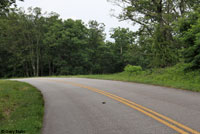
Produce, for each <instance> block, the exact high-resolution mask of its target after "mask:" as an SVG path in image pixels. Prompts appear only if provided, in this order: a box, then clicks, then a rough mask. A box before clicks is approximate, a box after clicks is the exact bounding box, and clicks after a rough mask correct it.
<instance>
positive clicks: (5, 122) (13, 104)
mask: <svg viewBox="0 0 200 134" xmlns="http://www.w3.org/2000/svg"><path fill="white" fill-rule="evenodd" d="M43 114H44V101H43V97H42V95H41V93H40V92H39V91H38V90H37V89H36V88H34V87H33V86H31V85H29V84H26V83H23V82H17V81H6V80H0V133H3V132H2V131H3V130H4V131H5V130H8V131H15V133H16V130H17V131H21V132H23V133H24V132H25V134H40V133H41V132H40V131H41V128H42V123H43Z"/></svg>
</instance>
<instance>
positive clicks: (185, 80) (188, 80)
mask: <svg viewBox="0 0 200 134" xmlns="http://www.w3.org/2000/svg"><path fill="white" fill-rule="evenodd" d="M184 68H185V65H183V64H178V65H176V66H174V67H169V68H165V69H155V70H146V71H142V72H141V73H139V74H133V75H131V76H130V75H129V74H128V73H126V72H122V73H117V74H108V75H79V76H74V77H82V78H94V79H106V80H120V81H129V82H137V83H145V84H152V85H160V86H166V87H173V88H180V89H185V90H190V91H196V92H200V71H193V72H184Z"/></svg>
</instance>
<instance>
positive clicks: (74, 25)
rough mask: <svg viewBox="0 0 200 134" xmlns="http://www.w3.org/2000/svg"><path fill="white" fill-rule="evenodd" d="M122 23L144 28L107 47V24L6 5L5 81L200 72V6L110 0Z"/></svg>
mask: <svg viewBox="0 0 200 134" xmlns="http://www.w3.org/2000/svg"><path fill="white" fill-rule="evenodd" d="M108 2H111V3H113V4H115V5H116V6H119V7H121V8H122V12H121V13H120V14H118V15H117V16H116V17H117V18H118V19H119V20H121V21H126V20H129V21H131V22H132V23H133V26H134V25H135V24H138V25H140V28H139V30H138V31H131V30H130V29H128V28H122V27H116V28H113V29H112V32H111V34H110V38H112V39H113V40H114V41H107V40H106V34H105V31H104V30H105V24H103V23H102V22H97V21H95V20H91V21H90V22H88V23H87V24H86V23H85V22H83V21H82V20H73V19H70V18H69V19H66V20H63V19H61V18H60V17H59V14H57V13H54V12H51V13H46V14H43V13H42V9H40V8H39V7H35V8H31V7H30V8H29V9H28V11H24V10H23V9H20V8H18V7H17V5H16V1H15V0H1V1H0V78H8V77H33V76H53V75H79V74H81V75H82V74H111V73H117V72H122V71H123V69H124V67H125V66H126V65H128V64H130V65H135V66H141V67H142V69H143V70H146V69H153V68H166V67H170V66H174V65H176V64H179V63H185V64H186V65H187V66H186V67H185V71H191V70H200V0H109V1H108Z"/></svg>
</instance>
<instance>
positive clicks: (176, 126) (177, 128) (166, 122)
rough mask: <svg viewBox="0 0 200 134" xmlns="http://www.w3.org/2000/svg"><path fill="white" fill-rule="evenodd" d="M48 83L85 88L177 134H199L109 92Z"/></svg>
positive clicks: (78, 85)
mask: <svg viewBox="0 0 200 134" xmlns="http://www.w3.org/2000/svg"><path fill="white" fill-rule="evenodd" d="M49 81H54V82H61V83H66V84H70V85H73V86H77V87H81V88H85V89H89V90H91V91H93V92H96V93H99V94H102V95H105V96H107V97H109V98H111V99H114V100H116V101H118V102H121V103H123V104H125V105H127V106H129V107H131V108H133V109H135V110H137V111H139V112H141V113H143V114H145V115H147V116H149V117H151V118H153V119H155V120H157V121H158V122H160V123H162V124H164V125H166V126H168V127H170V128H172V129H173V130H175V131H177V132H178V133H180V134H190V133H192V134H200V132H198V131H196V130H193V129H191V128H189V127H187V126H185V125H183V124H181V123H179V122H177V121H175V120H173V119H170V118H168V117H166V116H164V115H162V114H159V113H157V112H155V111H153V110H151V109H149V108H146V107H144V106H141V105H139V104H136V103H135V102H132V101H130V100H127V99H124V98H122V97H119V96H117V95H114V94H111V93H109V92H105V91H103V90H99V89H97V88H93V87H89V86H85V85H82V84H78V83H73V82H67V81H62V80H49Z"/></svg>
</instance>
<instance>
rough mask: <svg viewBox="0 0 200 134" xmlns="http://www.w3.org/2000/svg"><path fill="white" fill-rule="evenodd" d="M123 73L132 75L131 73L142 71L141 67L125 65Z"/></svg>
mask: <svg viewBox="0 0 200 134" xmlns="http://www.w3.org/2000/svg"><path fill="white" fill-rule="evenodd" d="M124 71H125V72H128V73H130V75H131V74H133V73H135V74H137V73H138V72H141V71H142V67H141V66H133V65H127V66H126V67H125V68H124Z"/></svg>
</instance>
